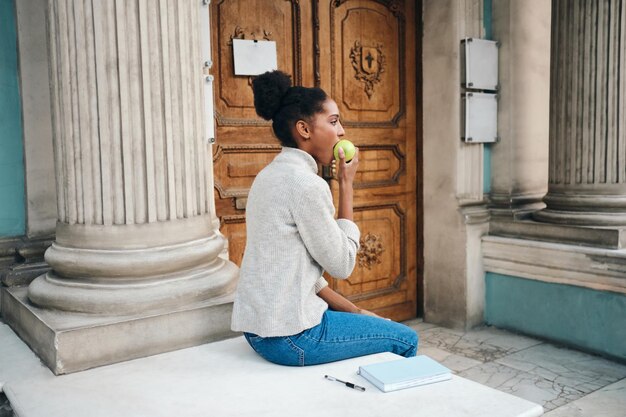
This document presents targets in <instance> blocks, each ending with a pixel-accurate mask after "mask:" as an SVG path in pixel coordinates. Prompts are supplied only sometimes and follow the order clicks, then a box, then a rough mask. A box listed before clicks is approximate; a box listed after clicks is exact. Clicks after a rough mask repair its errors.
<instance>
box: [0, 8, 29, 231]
mask: <svg viewBox="0 0 626 417" xmlns="http://www.w3.org/2000/svg"><path fill="white" fill-rule="evenodd" d="M14 6H15V5H14V2H13V0H0V237H7V236H19V235H23V234H24V233H25V224H26V214H25V207H24V148H23V143H22V117H21V110H20V108H21V105H20V94H19V85H18V77H17V36H16V30H15V7H14Z"/></svg>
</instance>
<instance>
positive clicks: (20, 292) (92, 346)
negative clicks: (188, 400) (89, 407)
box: [1, 287, 237, 375]
mask: <svg viewBox="0 0 626 417" xmlns="http://www.w3.org/2000/svg"><path fill="white" fill-rule="evenodd" d="M27 291H28V289H27V288H25V287H15V288H4V289H2V304H1V305H2V316H3V318H4V320H5V322H6V323H7V324H9V325H10V326H11V328H13V330H14V331H15V332H16V333H17V334H18V335H19V336H20V337H21V338H22V339H23V340H24V341H25V342H26V343H27V344H28V345H29V346H30V348H31V349H32V350H33V351H35V353H37V355H39V357H40V358H41V359H42V361H43V362H44V363H45V364H46V365H47V366H48V367H49V368H50V369H51V370H52V371H53V372H54V373H55V374H57V375H60V374H66V373H72V372H76V371H81V370H85V369H90V368H94V367H97V366H101V365H108V364H112V363H117V362H122V361H126V360H129V359H136V358H141V357H145V356H150V355H155V354H158V353H163V352H169V351H173V350H178V349H182V348H186V347H191V346H197V345H201V344H204V343H207V342H211V341H215V340H222V339H226V338H229V337H234V336H235V335H236V334H237V333H234V332H232V331H231V330H230V316H231V313H232V299H233V296H232V294H229V295H226V296H222V297H219V298H215V299H213V300H211V301H206V302H202V303H196V304H193V305H190V306H185V307H181V308H179V309H178V310H171V311H162V312H156V313H155V312H151V313H149V314H137V315H128V316H102V315H89V314H80V313H68V312H60V311H54V310H45V309H40V308H37V307H34V306H33V305H31V304H30V303H29V301H28V298H27Z"/></svg>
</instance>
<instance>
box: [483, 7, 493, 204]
mask: <svg viewBox="0 0 626 417" xmlns="http://www.w3.org/2000/svg"><path fill="white" fill-rule="evenodd" d="M483 28H484V29H485V39H489V40H493V22H492V4H491V0H483ZM483 146H484V148H483V193H485V194H489V193H490V192H491V144H489V143H485V144H484V145H483Z"/></svg>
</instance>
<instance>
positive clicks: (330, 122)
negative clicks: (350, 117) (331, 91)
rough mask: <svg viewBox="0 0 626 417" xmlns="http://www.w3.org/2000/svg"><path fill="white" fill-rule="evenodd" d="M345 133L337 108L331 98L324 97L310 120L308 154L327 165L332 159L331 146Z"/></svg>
mask: <svg viewBox="0 0 626 417" xmlns="http://www.w3.org/2000/svg"><path fill="white" fill-rule="evenodd" d="M344 134H345V131H344V130H343V126H342V125H341V121H340V119H339V108H338V107H337V103H335V101H334V100H333V99H331V98H328V99H326V101H325V102H324V105H323V110H322V112H321V113H317V114H316V115H315V116H313V119H312V120H311V138H310V140H311V149H310V152H309V153H310V154H311V156H313V158H315V160H316V161H317V162H319V163H321V164H324V165H329V164H330V163H331V162H332V161H333V159H334V156H333V146H335V143H337V142H338V141H339V139H341V137H342V136H343V135H344Z"/></svg>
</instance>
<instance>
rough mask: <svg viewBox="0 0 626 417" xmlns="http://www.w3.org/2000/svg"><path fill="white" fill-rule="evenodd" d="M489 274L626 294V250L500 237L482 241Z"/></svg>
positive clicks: (489, 237)
mask: <svg viewBox="0 0 626 417" xmlns="http://www.w3.org/2000/svg"><path fill="white" fill-rule="evenodd" d="M482 250H483V260H484V266H485V271H488V272H495V273H498V274H503V275H511V276H516V277H522V278H528V279H534V280H538V281H545V282H553V283H558V284H568V285H575V286H580V287H585V288H591V289H594V290H600V291H613V292H617V293H622V294H626V250H624V249H621V250H611V249H600V248H591V247H584V246H574V245H566V244H562V243H549V242H539V241H535V240H527V239H514V238H508V237H500V236H485V237H483V239H482Z"/></svg>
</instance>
